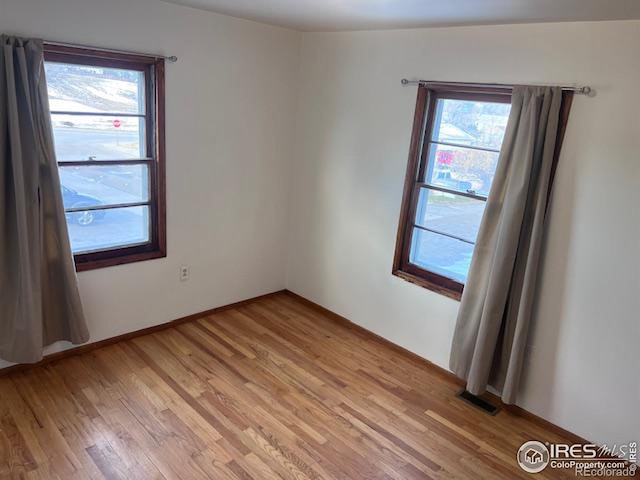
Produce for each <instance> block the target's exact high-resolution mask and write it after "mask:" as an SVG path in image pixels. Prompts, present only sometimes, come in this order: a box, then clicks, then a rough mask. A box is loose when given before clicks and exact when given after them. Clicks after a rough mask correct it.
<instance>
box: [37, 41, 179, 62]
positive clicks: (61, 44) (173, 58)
mask: <svg viewBox="0 0 640 480" xmlns="http://www.w3.org/2000/svg"><path fill="white" fill-rule="evenodd" d="M43 43H44V45H45V46H47V45H51V46H56V47H72V48H87V49H91V50H98V51H100V52H106V53H123V54H126V55H138V56H139V57H149V58H163V59H165V60H166V61H167V62H169V63H175V62H177V61H178V57H176V56H175V55H171V56H164V55H156V54H154V53H140V52H133V51H131V50H118V49H114V48H103V47H93V46H91V45H78V44H76V43H65V42H53V41H49V40H45V41H44V42H43Z"/></svg>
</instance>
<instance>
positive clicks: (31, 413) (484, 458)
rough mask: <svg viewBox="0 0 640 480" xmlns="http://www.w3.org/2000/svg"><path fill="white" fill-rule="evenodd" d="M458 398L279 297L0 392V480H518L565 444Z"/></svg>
mask: <svg viewBox="0 0 640 480" xmlns="http://www.w3.org/2000/svg"><path fill="white" fill-rule="evenodd" d="M458 388H459V387H458V386H457V385H455V384H454V383H453V382H451V381H448V380H447V379H445V378H443V377H442V375H441V374H439V373H438V372H437V371H435V370H434V369H431V368H428V366H425V365H424V364H422V363H421V362H419V361H416V359H414V358H412V357H411V356H409V355H406V354H403V353H402V352H399V351H397V350H395V349H393V348H390V347H389V346H388V345H386V344H384V343H383V342H379V341H376V340H375V339H372V338H371V337H370V336H368V335H364V334H363V333H362V332H360V331H358V330H355V329H353V328H348V327H347V326H345V325H342V324H339V323H337V322H336V321H335V320H333V319H332V318H331V317H330V316H328V315H325V314H323V313H320V312H318V310H316V309H313V308H310V307H309V306H308V305H307V304H306V303H304V302H302V301H301V300H299V299H298V298H296V297H294V296H292V295H289V294H286V293H283V294H279V295H276V296H273V297H269V298H264V299H260V300H258V301H256V302H253V303H250V304H246V305H242V306H239V307H236V308H233V309H230V310H225V311H222V312H220V313H216V314H214V315H212V316H209V317H207V318H203V319H200V320H196V321H192V322H188V323H185V324H182V325H179V326H176V327H172V328H169V329H166V330H163V331H159V332H156V333H153V334H150V335H146V336H141V337H137V338H135V339H132V340H127V341H123V342H120V343H117V344H115V345H111V346H107V347H104V348H101V349H98V350H94V351H92V352H89V353H83V354H81V355H78V356H73V357H69V358H66V359H62V360H58V361H56V362H53V363H50V364H48V365H45V366H42V367H36V368H34V369H31V370H27V371H24V372H16V373H11V374H10V375H8V376H4V377H0V478H29V479H65V480H66V479H84V478H96V479H102V478H107V479H165V478H166V479H189V480H192V479H223V480H224V479H235V480H247V479H255V480H262V479H281V478H283V479H348V480H356V479H368V480H370V479H397V480H405V479H466V478H469V479H505V480H511V479H514V478H531V477H530V475H529V474H526V473H524V472H523V471H522V470H520V468H519V467H518V466H517V464H516V462H515V455H516V452H517V449H518V448H519V446H520V445H521V444H522V443H523V442H524V441H526V440H531V439H538V440H542V441H561V440H563V439H562V438H560V437H559V436H558V435H557V434H555V433H553V432H551V431H548V430H545V429H544V428H543V427H542V426H540V425H538V424H535V423H533V422H531V421H530V420H527V419H525V418H522V417H518V416H515V415H512V414H510V413H508V412H500V413H499V414H498V415H497V416H495V417H491V416H488V415H487V414H485V413H483V412H481V411H479V410H477V409H476V408H474V407H472V406H469V405H467V404H466V403H464V402H462V401H461V400H459V399H457V398H455V393H456V391H457V390H458ZM538 478H575V477H574V476H573V474H572V473H571V472H558V471H552V470H550V469H547V470H545V472H543V474H539V475H538Z"/></svg>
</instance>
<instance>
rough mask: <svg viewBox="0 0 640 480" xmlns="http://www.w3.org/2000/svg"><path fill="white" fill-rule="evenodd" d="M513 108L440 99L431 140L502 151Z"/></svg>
mask: <svg viewBox="0 0 640 480" xmlns="http://www.w3.org/2000/svg"><path fill="white" fill-rule="evenodd" d="M510 111H511V105H510V104H508V103H493V102H474V101H469V100H451V99H439V100H438V102H437V104H436V112H435V114H436V116H435V122H434V127H433V136H432V137H431V138H432V140H436V141H438V142H448V143H456V144H459V145H469V146H475V147H482V148H490V149H493V150H500V146H501V145H502V139H503V137H504V130H505V127H506V125H507V120H508V118H509V112H510Z"/></svg>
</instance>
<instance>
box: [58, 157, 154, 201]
mask: <svg viewBox="0 0 640 480" xmlns="http://www.w3.org/2000/svg"><path fill="white" fill-rule="evenodd" d="M59 171H60V183H61V186H62V200H63V202H64V207H65V208H79V207H94V206H98V205H114V204H118V203H134V202H146V201H147V200H149V174H148V167H147V165H140V164H135V165H104V166H93V165H92V166H88V167H64V166H61V167H60V168H59Z"/></svg>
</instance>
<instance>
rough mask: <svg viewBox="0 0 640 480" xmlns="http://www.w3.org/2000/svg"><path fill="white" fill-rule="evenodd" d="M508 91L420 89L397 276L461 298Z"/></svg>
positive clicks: (507, 104) (497, 148) (501, 134)
mask: <svg viewBox="0 0 640 480" xmlns="http://www.w3.org/2000/svg"><path fill="white" fill-rule="evenodd" d="M510 102H511V95H510V90H508V89H499V90H496V89H491V90H485V89H482V88H479V87H472V88H468V87H467V88H465V89H464V90H457V89H455V88H452V87H449V86H447V87H442V88H438V87H434V88H431V87H429V88H427V87H426V86H424V85H421V86H420V87H419V89H418V100H417V106H416V113H415V119H414V126H413V134H412V140H411V148H410V157H409V165H408V169H407V178H406V183H405V192H404V198H403V203H402V212H401V218H400V225H399V227H398V240H397V245H396V257H395V260H394V274H396V275H398V276H401V277H403V278H405V279H407V280H409V281H412V282H414V283H418V284H420V285H422V286H425V287H427V288H430V289H432V290H435V291H438V292H441V293H443V294H445V295H448V296H451V297H453V298H460V295H461V293H462V290H463V288H464V283H465V281H466V278H467V273H468V270H469V265H470V262H471V257H472V255H473V249H474V244H475V240H476V236H477V234H478V228H479V226H480V221H481V219H482V214H483V212H484V207H485V202H486V200H487V195H488V194H489V190H490V188H491V182H492V180H493V176H494V174H495V170H496V165H497V162H498V156H499V154H500V147H501V145H502V139H503V137H504V133H505V128H506V125H507V120H508V117H509V112H510V110H511V104H510Z"/></svg>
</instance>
